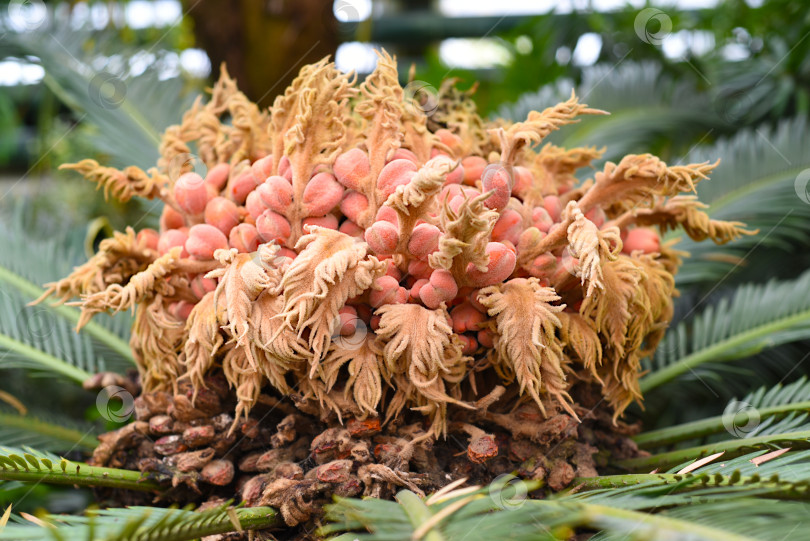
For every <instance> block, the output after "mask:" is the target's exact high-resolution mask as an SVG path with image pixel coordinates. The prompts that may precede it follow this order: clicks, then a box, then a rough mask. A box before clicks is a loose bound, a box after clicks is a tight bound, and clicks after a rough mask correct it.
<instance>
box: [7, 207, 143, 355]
mask: <svg viewBox="0 0 810 541" xmlns="http://www.w3.org/2000/svg"><path fill="white" fill-rule="evenodd" d="M64 240H65V239H40V238H35V237H33V236H32V235H30V234H27V233H26V228H25V226H24V224H23V222H22V219H21V218H20V216H17V217H15V218H13V219H10V220H0V295H1V294H2V292H3V291H8V290H10V289H13V290H16V293H17V296H15V297H11V298H8V299H6V298H5V296H4V295H3V297H4V303H11V302H13V303H14V305H13V307H9V308H7V309H6V311H8V310H9V309H12V310H15V312H20V313H22V312H25V313H26V314H29V315H30V316H34V317H36V318H37V319H39V320H41V321H40V325H44V324H48V325H50V322H51V321H52V320H53V321H55V320H64V321H65V322H67V323H68V327H74V326H75V325H76V324H77V323H78V321H79V313H80V312H79V310H77V309H76V308H73V307H70V306H50V305H48V304H40V305H38V306H35V307H30V308H26V307H25V305H26V304H27V303H28V302H30V301H32V300H34V299H36V298H37V297H39V296H40V295H42V293H43V291H44V290H43V289H42V287H40V284H44V283H46V282H50V281H53V280H57V279H59V278H61V277H63V276H66V275H67V274H69V273H70V270H71V268H72V265H73V264H75V263H77V262H79V261H81V260H82V259H83V257H84V254H83V252H82V248H81V246H80V245H77V244H76V243H73V244H70V243H68V242H62V241H64ZM0 317H2V316H0ZM131 325H132V319H131V316H129V315H128V314H119V315H116V316H115V317H112V318H98V319H97V320H94V321H91V322H90V323H89V324H87V325H86V326H85V327H84V328H83V330H82V336H83V337H84V338H82V339H81V340H82V342H85V341H86V339H90V341H91V342H92V343H91V348H92V350H93V356H97V357H100V356H103V357H104V358H106V359H107V360H108V363H107V367H108V368H109V369H116V370H122V369H125V368H127V367H129V366H132V363H133V358H132V351H131V350H130V348H129V332H130V327H131ZM7 329H10V327H6V326H5V325H4V324H2V323H0V333H2V334H8V331H7ZM47 330H48V329H47V328H42V329H40V331H41V332H40V334H42V333H44V332H46V331H47ZM70 334H71V335H72V334H75V333H70ZM70 340H71V341H72V340H73V338H71V339H70ZM29 345H32V344H29ZM53 346H54V347H52V348H51V349H52V350H56V351H58V350H59V349H68V348H69V343H68V342H65V343H64V344H63V345H62V347H61V348H60V347H58V344H54V345H53ZM35 347H36V346H35ZM51 353H52V352H51ZM0 366H4V365H0Z"/></svg>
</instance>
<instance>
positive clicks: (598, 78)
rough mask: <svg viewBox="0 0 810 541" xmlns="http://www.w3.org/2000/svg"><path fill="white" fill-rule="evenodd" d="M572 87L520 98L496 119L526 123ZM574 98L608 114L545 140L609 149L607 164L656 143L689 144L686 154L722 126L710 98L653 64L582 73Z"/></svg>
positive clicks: (594, 68) (564, 83)
mask: <svg viewBox="0 0 810 541" xmlns="http://www.w3.org/2000/svg"><path fill="white" fill-rule="evenodd" d="M572 87H573V84H572V82H571V81H570V80H565V79H563V80H560V81H558V82H556V83H554V84H553V85H548V86H545V87H543V88H541V89H540V90H539V91H538V92H536V93H531V94H526V95H524V96H523V97H521V99H520V100H519V101H518V102H517V103H516V104H513V105H507V106H504V107H502V108H501V109H500V110H499V111H498V116H501V117H503V118H508V119H523V118H526V116H527V115H528V113H529V111H532V110H535V111H542V110H543V109H545V108H546V107H550V106H552V105H554V104H556V103H559V102H560V101H564V100H565V99H567V98H568V97H569V95H570V94H571V88H572ZM576 93H577V95H578V96H580V98H581V99H582V100H584V101H587V102H588V103H589V104H591V105H592V106H594V107H597V108H599V109H603V110H605V111H609V112H610V115H609V116H602V117H594V118H589V119H587V120H585V121H583V122H581V123H579V124H573V125H570V126H567V127H566V128H565V129H564V130H560V131H559V132H556V133H554V134H553V135H552V136H551V137H549V138H548V141H551V142H554V143H555V144H559V145H562V146H565V147H566V148H570V147H575V146H581V145H595V146H597V147H603V146H604V147H607V148H606V154H605V155H604V159H607V160H611V161H616V160H617V159H618V158H621V157H622V156H624V155H626V154H630V153H639V152H649V151H651V150H658V149H656V148H654V147H655V143H656V139H658V140H659V142H660V143H662V144H661V145H659V146H661V147H662V149H663V147H664V146H665V147H667V148H671V147H673V146H675V147H676V148H677V147H678V146H682V145H687V146H686V147H685V148H684V150H686V148H688V142H689V141H693V140H694V139H697V138H698V137H699V136H700V134H702V133H703V132H705V131H706V130H707V129H710V128H712V127H716V126H718V125H719V124H721V121H720V119H719V118H718V117H717V116H716V115H715V114H714V113H713V109H712V107H711V103H710V100H709V96H708V95H705V94H701V93H699V92H697V90H696V89H695V88H694V85H693V84H692V83H688V82H677V81H675V80H674V79H673V78H671V77H669V76H667V75H662V74H661V67H660V65H659V64H656V63H651V62H642V63H635V62H625V63H622V64H620V65H619V66H618V67H616V66H610V65H596V66H592V67H588V68H584V69H583V72H582V84H580V85H579V86H578V87H577V88H576ZM678 157H680V156H678ZM665 158H668V157H666V156H665ZM712 161H714V160H712Z"/></svg>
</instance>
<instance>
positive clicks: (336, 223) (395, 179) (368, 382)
mask: <svg viewBox="0 0 810 541" xmlns="http://www.w3.org/2000/svg"><path fill="white" fill-rule="evenodd" d="M398 81H399V77H398V74H397V70H396V67H395V62H394V60H393V59H392V58H391V57H390V56H388V55H387V54H385V53H383V54H381V56H380V59H379V62H378V65H377V68H376V69H375V71H374V72H373V73H372V74H371V75H370V76H369V77H368V78H367V79H366V80H365V81H364V82H363V83H361V84H357V83H356V82H355V80H354V78H353V76H351V75H347V74H344V73H341V72H340V71H338V70H336V69H335V67H334V65H333V64H331V63H329V62H327V60H323V61H321V62H319V63H317V64H313V65H309V66H306V67H304V68H303V69H302V70H301V72H300V75H299V76H298V78H297V79H295V81H294V82H293V84H292V85H291V86H290V87H289V88H288V89H287V90H286V92H285V93H284V95H282V96H279V97H278V98H277V99H276V101H275V103H274V104H273V107H272V108H271V109H270V110H268V111H264V110H261V109H260V108H259V107H258V106H256V105H255V104H253V103H251V102H250V101H249V100H248V99H247V98H246V97H245V96H244V95H243V94H242V93H240V92H239V91H238V90H237V88H236V86H235V84H234V81H233V80H232V79H230V78H229V77H228V75H227V73H226V72H224V70H223V75H222V77H221V78H220V80H219V82H218V83H217V84H216V85H215V86H214V88H213V91H212V94H211V99H210V100H209V101H208V102H207V103H205V104H204V103H202V101H197V102H196V103H195V104H194V106H193V107H192V109H191V110H189V111H188V112H187V113H186V114H185V116H184V117H183V121H182V123H181V124H180V125H177V126H173V127H171V128H169V129H168V130H167V131H166V133H165V135H164V137H163V141H162V143H161V147H160V150H161V155H162V157H161V159H160V161H159V162H158V164H157V167H156V168H153V169H150V170H149V171H147V172H144V171H142V170H140V169H138V168H136V167H129V168H127V169H125V170H123V171H119V170H117V169H113V168H109V167H104V166H101V165H99V164H98V163H97V162H95V161H93V160H83V161H81V162H79V163H77V164H72V165H66V166H64V167H65V168H67V169H73V170H76V171H78V172H80V173H82V174H83V175H84V176H85V177H87V178H88V179H89V180H91V181H94V182H96V183H98V185H99V186H100V187H103V189H104V190H105V192H107V193H112V195H114V196H115V197H117V198H119V199H121V200H127V199H129V198H131V197H133V196H140V197H145V198H148V199H154V198H159V199H161V200H163V201H164V203H165V208H164V211H163V214H162V216H161V226H160V231H154V230H152V229H143V230H141V231H138V232H137V233H136V232H135V231H134V230H133V229H131V228H128V229H127V230H126V232H124V233H116V234H115V235H114V236H113V237H112V238H109V239H106V240H104V241H103V242H102V243H101V246H100V249H99V251H98V253H97V254H96V255H95V256H93V257H92V258H91V259H90V260H89V261H88V262H87V263H85V264H84V265H82V266H80V267H77V268H76V269H75V270H74V272H73V273H72V274H71V275H70V276H68V277H66V278H64V279H62V280H60V281H58V282H55V283H51V284H48V289H47V292H46V294H45V296H44V297H48V296H55V297H57V298H58V299H59V301H61V302H64V301H67V300H70V299H73V298H76V297H79V298H80V299H81V300H79V301H78V302H76V304H78V305H79V306H81V309H82V317H81V321H80V323H79V327H81V326H82V325H84V324H85V323H86V322H87V321H89V320H90V318H91V317H93V316H94V315H95V314H97V313H99V312H117V311H122V310H127V309H130V308H131V309H133V310H134V312H135V323H134V328H133V332H132V342H131V345H132V350H133V352H134V355H135V358H136V360H137V362H138V367H139V369H140V374H141V380H142V386H143V391H144V393H149V392H153V391H158V390H167V391H174V392H176V391H177V386H178V382H181V383H182V382H183V380H188V381H189V382H190V383H191V384H192V385H193V386H194V387H195V388H196V389H198V390H199V389H200V387H201V386H202V385H204V378H205V377H206V376H207V375H208V374H210V373H212V372H213V371H220V370H221V372H222V373H224V375H225V377H226V378H227V381H228V383H229V384H230V385H231V386H233V387H234V388H235V389H236V393H237V398H238V405H237V411H236V413H237V416H236V417H237V420H238V418H239V417H240V416H246V415H247V413H248V412H249V411H250V410H251V408H252V407H253V406H254V404H255V403H256V400H257V399H258V397H259V395H260V392H261V389H262V387H263V386H265V385H268V384H269V385H270V386H272V387H273V388H274V389H276V390H277V391H278V392H279V393H281V394H285V395H287V394H291V393H293V392H295V393H298V395H300V399H299V402H300V401H306V400H309V399H312V400H314V401H316V403H317V404H320V409H321V412H322V417H324V418H326V417H329V416H330V415H333V416H337V417H338V418H339V419H345V418H347V417H353V418H358V419H365V418H368V417H379V418H381V420H382V421H383V422H387V421H390V420H391V419H393V418H397V417H398V415H399V414H400V413H401V412H402V411H403V410H404V409H405V408H410V409H412V410H416V411H419V412H421V413H422V414H423V415H424V416H425V417H427V418H428V420H429V426H430V428H429V430H428V431H427V432H426V433H425V435H423V436H420V437H421V438H435V437H439V436H441V435H442V434H443V433H445V432H446V430H447V426H448V419H449V413H448V411H449V410H450V411H452V410H453V409H459V410H464V409H466V410H478V412H479V413H481V412H482V411H486V410H489V411H491V412H493V413H492V415H497V414H498V413H497V412H508V411H511V410H513V409H514V408H515V407H516V406H518V405H519V404H521V403H523V402H527V401H532V402H534V403H536V404H537V406H538V407H539V409H540V410H541V412H546V411H548V410H549V409H551V411H557V410H558V408H563V409H565V410H566V411H568V412H569V414H571V415H572V416H574V417H576V413H575V410H574V407H573V404H572V399H571V397H570V396H569V393H568V391H569V389H570V388H571V386H572V385H573V384H574V383H575V382H577V381H587V382H591V383H596V384H598V385H599V386H600V387H601V389H602V393H603V395H604V397H605V398H606V400H607V401H608V402H609V404H610V406H611V407H612V408H613V411H614V412H615V416H619V415H621V413H622V412H623V411H624V409H625V408H627V406H628V405H629V404H630V403H631V402H632V401H634V400H640V399H641V394H640V391H639V387H638V377H639V371H640V361H641V359H642V358H643V357H645V356H647V355H649V354H650V353H651V352H652V351H653V350H654V349H655V347H656V345H657V343H658V342H659V340H660V339H661V337H662V335H663V333H664V330H665V328H666V327H667V324H668V322H669V320H670V318H671V316H672V296H673V294H674V293H675V289H674V280H673V274H674V273H675V272H676V271H677V268H678V265H679V263H680V259H679V255H680V254H679V252H676V251H675V250H674V249H673V247H672V245H671V243H667V244H662V243H661V242H660V237H659V233H658V232H657V231H655V230H654V229H651V228H650V227H657V228H658V230H659V231H661V232H665V231H667V230H669V229H673V228H676V227H682V228H683V229H684V231H685V232H686V234H688V235H689V236H690V237H692V238H693V239H696V240H703V239H706V238H710V239H712V240H713V241H715V242H717V243H725V242H728V241H730V240H732V239H734V238H736V237H738V236H739V235H742V234H750V233H751V232H749V231H745V230H744V229H742V224H740V223H737V222H722V221H717V220H712V219H710V218H709V217H708V215H706V214H705V213H704V212H703V205H701V204H700V203H699V202H698V201H697V200H696V199H695V197H694V196H691V195H681V194H682V193H683V192H695V188H696V185H697V184H698V183H699V182H700V181H703V180H705V179H706V178H707V176H708V174H709V173H710V172H711V170H712V168H713V167H714V166H715V165H716V164H708V163H702V164H692V165H686V166H668V165H667V164H665V163H664V162H662V161H661V160H659V159H658V158H656V157H654V156H651V155H648V154H645V155H629V156H626V157H625V158H623V159H622V160H621V161H620V162H619V163H618V164H614V163H607V164H606V165H605V166H604V169H603V170H601V171H598V172H596V174H595V175H594V176H593V179H589V180H587V181H585V182H583V183H581V184H580V183H578V181H577V178H576V177H575V172H576V171H577V170H578V169H581V168H583V167H590V166H591V163H592V162H593V161H594V160H596V159H598V158H599V157H600V155H601V151H600V150H597V149H595V148H575V149H570V150H565V149H562V148H559V147H556V146H554V145H550V144H545V145H543V146H541V145H540V143H541V142H542V141H543V139H544V138H545V137H546V136H547V135H548V134H549V133H551V132H552V131H554V130H557V129H559V128H560V127H562V126H564V125H566V124H569V123H572V122H577V121H578V119H577V117H578V116H579V115H591V114H603V112H602V111H598V110H595V109H590V108H588V107H587V106H586V105H584V104H581V103H579V101H578V100H577V98H576V97H574V96H573V95H572V97H571V98H570V99H569V100H568V101H566V102H564V103H560V104H558V105H556V106H554V107H550V108H548V109H546V110H544V111H542V112H532V113H530V114H529V116H528V118H527V119H526V120H525V121H524V122H517V123H513V124H508V123H504V122H495V123H487V122H484V121H483V120H482V119H481V118H479V117H478V116H477V114H476V113H475V110H474V108H473V107H471V105H470V103H471V102H470V101H469V99H468V96H466V95H465V94H463V93H460V92H458V91H456V90H455V89H454V88H452V87H451V86H449V85H444V86H442V88H441V90H440V92H439V95H438V97H437V100H438V103H437V108H436V110H435V114H433V115H432V116H429V115H427V114H425V112H424V111H423V110H422V108H421V107H420V104H419V103H418V101H414V100H410V99H408V98H407V96H406V95H405V93H404V92H403V88H402V87H401V86H400V84H399V82H398ZM191 155H194V156H196V157H197V159H198V160H199V161H201V162H202V164H204V165H205V168H206V174H205V176H204V178H203V177H202V176H200V175H198V174H197V173H195V172H193V170H192V166H191V164H190V163H189V160H188V157H189V156H191ZM44 297H43V298H44ZM614 418H615V417H614ZM469 428H470V430H473V431H475V430H477V429H475V427H472V426H470V427H469ZM479 432H480V431H479ZM471 436H472V437H475V434H472V433H471ZM479 436H480V434H479ZM479 439H480V438H479Z"/></svg>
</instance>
